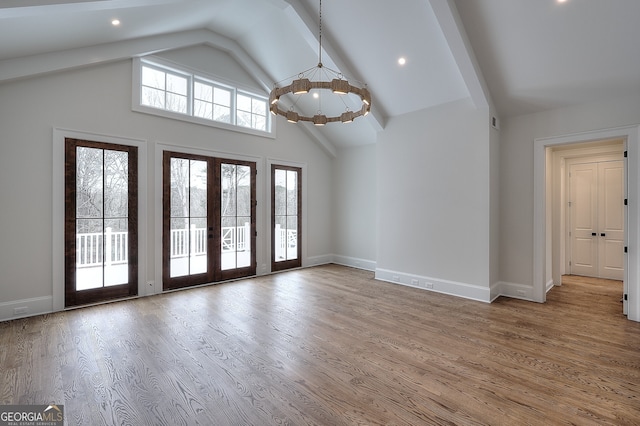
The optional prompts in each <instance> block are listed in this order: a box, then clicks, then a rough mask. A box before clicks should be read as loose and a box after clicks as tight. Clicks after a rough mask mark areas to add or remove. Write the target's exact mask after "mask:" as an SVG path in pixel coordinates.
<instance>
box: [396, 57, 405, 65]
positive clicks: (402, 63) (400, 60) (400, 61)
mask: <svg viewBox="0 0 640 426" xmlns="http://www.w3.org/2000/svg"><path fill="white" fill-rule="evenodd" d="M406 63H407V60H406V59H405V58H400V59H398V64H400V65H404V64H406Z"/></svg>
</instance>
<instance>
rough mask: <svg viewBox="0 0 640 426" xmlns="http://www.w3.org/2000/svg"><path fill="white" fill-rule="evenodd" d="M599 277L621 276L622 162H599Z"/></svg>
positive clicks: (617, 277)
mask: <svg viewBox="0 0 640 426" xmlns="http://www.w3.org/2000/svg"><path fill="white" fill-rule="evenodd" d="M598 177H599V180H598V196H599V200H598V276H599V277H600V278H609V279H613V280H622V279H623V277H624V164H623V162H622V161H610V162H606V163H598Z"/></svg>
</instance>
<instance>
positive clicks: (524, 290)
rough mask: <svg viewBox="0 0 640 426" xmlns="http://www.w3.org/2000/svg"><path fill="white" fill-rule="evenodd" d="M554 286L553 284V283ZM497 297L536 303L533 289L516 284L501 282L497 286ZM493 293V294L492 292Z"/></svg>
mask: <svg viewBox="0 0 640 426" xmlns="http://www.w3.org/2000/svg"><path fill="white" fill-rule="evenodd" d="M552 285H553V282H552ZM496 288H497V291H496V293H495V294H496V297H495V298H497V297H499V296H504V297H512V298H514V299H522V300H528V301H530V302H535V300H534V298H533V287H531V286H529V285H524V284H516V283H509V282H504V281H500V282H499V283H497V284H496ZM492 293H493V292H492Z"/></svg>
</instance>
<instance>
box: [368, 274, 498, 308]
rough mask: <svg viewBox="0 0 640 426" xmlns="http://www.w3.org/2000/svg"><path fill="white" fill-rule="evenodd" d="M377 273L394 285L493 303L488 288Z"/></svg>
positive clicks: (418, 276)
mask: <svg viewBox="0 0 640 426" xmlns="http://www.w3.org/2000/svg"><path fill="white" fill-rule="evenodd" d="M375 272H376V276H375V278H376V279H377V280H380V281H387V282H390V283H393V284H400V285H405V286H409V287H415V288H419V289H422V290H428V291H434V292H436V293H444V294H449V295H451V296H457V297H463V298H465V299H471V300H477V301H480V302H487V303H490V302H491V290H490V289H489V288H488V287H482V286H479V285H474V284H467V283H460V282H455V281H447V280H440V279H437V278H430V277H424V276H420V275H413V274H406V273H403V272H396V271H389V270H386V269H376V271H375Z"/></svg>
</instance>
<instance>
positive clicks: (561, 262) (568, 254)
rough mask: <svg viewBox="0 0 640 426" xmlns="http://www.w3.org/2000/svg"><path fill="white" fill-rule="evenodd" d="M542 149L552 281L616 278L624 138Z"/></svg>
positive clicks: (619, 277) (620, 268)
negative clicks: (548, 185)
mask: <svg viewBox="0 0 640 426" xmlns="http://www.w3.org/2000/svg"><path fill="white" fill-rule="evenodd" d="M548 149H549V150H550V151H551V153H552V155H551V163H550V164H549V165H550V167H551V173H550V179H551V181H552V183H551V188H552V194H551V200H552V219H551V223H552V224H551V239H552V240H551V245H552V247H551V252H552V277H553V284H554V285H556V286H558V285H562V284H563V282H564V281H566V280H567V279H569V280H571V279H572V278H584V279H585V283H589V282H596V281H597V282H600V281H602V282H605V281H607V280H616V281H619V282H621V283H622V282H623V281H624V257H625V255H624V247H625V228H626V227H625V223H626V215H625V214H626V207H625V205H624V200H625V199H626V194H625V186H626V185H625V183H626V170H625V167H624V150H625V141H624V139H621V138H618V139H611V140H603V141H594V142H585V143H574V144H569V145H560V146H554V147H550V148H548ZM589 277H590V278H591V279H592V280H589V279H588V278H589ZM593 280H595V281H593ZM611 282H612V283H614V284H615V281H611ZM622 287H623V286H622V285H620V299H623V294H624V291H623V288H622Z"/></svg>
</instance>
